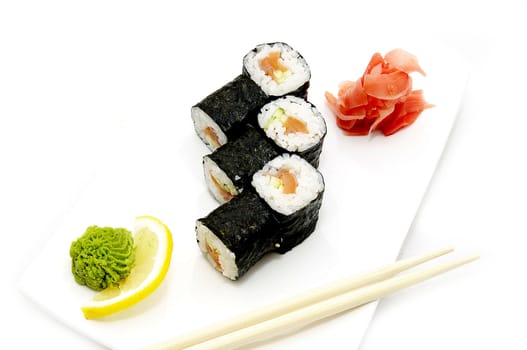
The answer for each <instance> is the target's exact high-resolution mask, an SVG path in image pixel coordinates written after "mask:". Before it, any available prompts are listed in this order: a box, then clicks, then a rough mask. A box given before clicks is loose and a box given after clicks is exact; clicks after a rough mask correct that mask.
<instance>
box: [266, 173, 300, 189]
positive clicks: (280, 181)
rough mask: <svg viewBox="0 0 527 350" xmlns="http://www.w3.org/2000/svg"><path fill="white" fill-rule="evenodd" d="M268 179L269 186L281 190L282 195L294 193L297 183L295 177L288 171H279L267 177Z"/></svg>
mask: <svg viewBox="0 0 527 350" xmlns="http://www.w3.org/2000/svg"><path fill="white" fill-rule="evenodd" d="M269 177H270V181H271V185H273V186H274V187H275V188H277V189H278V190H281V191H282V193H283V194H292V193H296V188H297V186H298V182H297V181H296V177H295V175H293V174H292V173H291V172H290V171H289V170H288V169H280V170H279V171H278V173H277V174H276V175H269Z"/></svg>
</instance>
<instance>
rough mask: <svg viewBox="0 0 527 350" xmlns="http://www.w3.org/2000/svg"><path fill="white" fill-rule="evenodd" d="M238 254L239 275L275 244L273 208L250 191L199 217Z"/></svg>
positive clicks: (275, 227)
mask: <svg viewBox="0 0 527 350" xmlns="http://www.w3.org/2000/svg"><path fill="white" fill-rule="evenodd" d="M199 221H201V222H202V223H203V224H204V225H205V226H206V227H207V228H208V229H209V230H211V231H212V232H213V233H214V234H215V235H216V236H217V237H218V238H219V239H220V240H221V241H222V242H223V244H225V246H226V247H227V248H228V249H229V250H230V251H231V252H233V253H234V254H235V256H236V265H237V267H238V278H239V277H241V276H242V275H243V274H245V273H246V272H247V271H248V270H249V269H250V268H251V267H252V266H253V265H255V264H256V263H257V262H258V261H259V260H260V259H261V258H262V257H263V256H264V255H265V254H267V253H268V252H270V251H272V250H273V249H274V245H275V243H276V242H275V239H276V238H275V236H276V232H277V231H278V229H277V223H276V220H275V218H274V216H273V215H272V210H271V208H269V206H267V204H266V203H265V202H264V201H263V200H262V199H261V198H260V197H259V196H258V194H256V192H254V191H252V190H247V191H244V192H242V193H240V194H239V195H238V196H236V197H234V198H233V199H232V200H230V201H229V202H227V203H225V204H223V205H221V206H219V207H218V208H216V209H215V210H213V211H212V212H211V213H210V214H209V215H207V216H206V217H205V218H202V219H199Z"/></svg>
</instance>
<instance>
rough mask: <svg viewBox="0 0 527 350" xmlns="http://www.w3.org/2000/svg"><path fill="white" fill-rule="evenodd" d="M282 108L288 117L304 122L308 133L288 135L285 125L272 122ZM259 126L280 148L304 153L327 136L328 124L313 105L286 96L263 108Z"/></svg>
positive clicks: (259, 116) (259, 117)
mask: <svg viewBox="0 0 527 350" xmlns="http://www.w3.org/2000/svg"><path fill="white" fill-rule="evenodd" d="M279 108H282V109H283V110H284V111H285V114H286V115H287V116H292V117H295V118H297V119H299V120H301V121H303V122H304V123H305V124H306V126H307V130H308V133H307V134H306V133H301V132H293V133H289V134H286V133H285V127H284V125H283V124H282V123H281V122H279V121H275V122H271V118H272V117H273V114H275V112H276V111H277V110H278V109H279ZM258 124H259V125H260V127H261V128H262V129H263V130H264V131H265V133H266V135H267V137H269V138H270V139H272V140H273V141H274V142H275V143H276V144H277V145H278V146H280V147H281V148H283V149H286V150H288V151H289V152H302V151H305V150H307V149H309V148H311V147H313V146H314V145H316V144H318V143H319V142H320V140H321V139H322V138H323V137H324V136H325V135H326V122H325V121H324V117H323V116H322V114H321V113H320V111H319V110H318V109H317V108H316V107H315V106H313V105H312V104H311V103H309V102H307V101H306V100H304V99H301V98H299V97H295V96H285V97H282V98H279V99H277V100H274V101H272V102H269V103H268V104H266V105H265V106H263V107H262V109H261V110H260V113H259V114H258Z"/></svg>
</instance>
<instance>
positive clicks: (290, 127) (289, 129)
mask: <svg viewBox="0 0 527 350" xmlns="http://www.w3.org/2000/svg"><path fill="white" fill-rule="evenodd" d="M284 128H285V134H286V135H288V134H291V133H295V132H298V133H302V134H307V133H308V132H309V131H308V130H307V124H306V123H305V122H303V121H302V120H300V119H298V118H295V117H292V116H290V115H288V116H287V119H286V120H285V122H284Z"/></svg>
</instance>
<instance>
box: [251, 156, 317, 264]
mask: <svg viewBox="0 0 527 350" xmlns="http://www.w3.org/2000/svg"><path fill="white" fill-rule="evenodd" d="M252 185H253V187H254V188H255V190H256V192H257V193H258V195H259V196H260V197H261V198H262V199H263V200H264V201H265V202H266V204H267V205H268V206H269V207H270V208H271V209H272V210H273V217H274V218H275V220H276V221H277V223H278V224H277V225H278V226H277V227H278V236H277V238H275V241H276V242H275V248H276V251H277V252H279V253H281V254H283V253H286V252H288V251H289V250H291V249H293V248H294V247H296V246H297V245H298V244H300V243H302V242H303V241H304V240H305V239H306V238H307V237H309V236H310V235H311V233H313V231H314V230H315V227H316V224H317V221H318V215H319V210H320V207H321V205H322V197H323V194H324V179H323V177H322V174H321V173H320V172H319V171H318V170H317V169H315V168H314V167H313V166H312V165H311V164H309V163H308V162H307V161H306V160H305V159H303V158H301V157H299V156H298V155H290V154H283V155H281V156H278V157H276V158H274V159H273V160H271V161H270V162H268V163H267V164H266V165H265V166H264V167H263V168H262V169H261V170H259V171H257V172H256V173H255V174H254V175H253V180H252Z"/></svg>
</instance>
